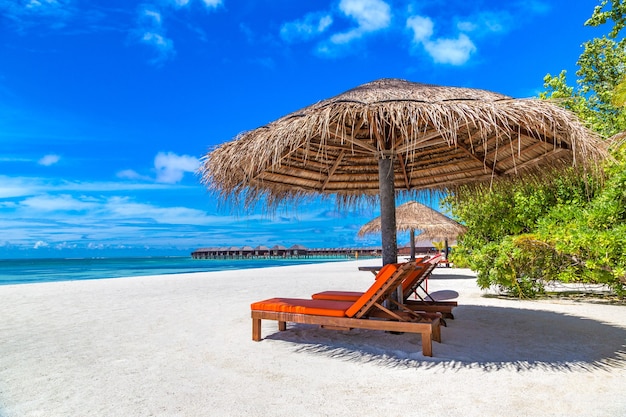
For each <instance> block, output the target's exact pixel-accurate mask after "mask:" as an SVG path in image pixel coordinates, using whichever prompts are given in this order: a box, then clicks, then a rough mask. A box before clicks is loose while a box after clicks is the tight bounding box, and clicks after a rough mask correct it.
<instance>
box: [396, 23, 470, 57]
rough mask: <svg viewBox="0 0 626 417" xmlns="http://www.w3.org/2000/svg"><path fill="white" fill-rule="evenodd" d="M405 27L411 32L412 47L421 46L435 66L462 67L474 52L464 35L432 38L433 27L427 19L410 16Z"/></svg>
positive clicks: (468, 39) (467, 37)
mask: <svg viewBox="0 0 626 417" xmlns="http://www.w3.org/2000/svg"><path fill="white" fill-rule="evenodd" d="M406 26H407V27H408V28H409V29H410V30H411V31H412V32H413V40H412V42H413V46H414V47H417V46H422V47H423V48H424V50H425V51H426V52H427V53H428V55H430V57H431V58H432V59H433V61H434V62H435V63H437V64H450V65H463V64H465V63H466V62H467V61H468V60H469V59H470V57H471V55H472V54H473V53H474V52H476V45H474V43H473V42H472V40H471V39H470V38H469V36H467V35H466V34H465V33H460V34H459V35H458V36H457V37H456V38H433V34H434V26H435V25H434V23H433V21H432V20H431V19H430V18H428V17H423V16H412V17H410V18H408V19H407V22H406ZM466 27H469V26H466Z"/></svg>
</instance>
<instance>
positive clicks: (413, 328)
mask: <svg viewBox="0 0 626 417" xmlns="http://www.w3.org/2000/svg"><path fill="white" fill-rule="evenodd" d="M261 320H276V321H278V330H280V331H284V330H287V323H302V324H316V325H320V326H321V327H322V328H324V329H330V330H351V329H367V330H386V331H390V332H404V333H419V334H421V336H422V354H423V355H424V356H433V344H432V341H433V340H434V341H436V342H441V330H440V329H441V327H440V325H439V318H434V319H432V320H430V321H428V322H418V323H414V322H400V321H389V320H376V319H354V318H348V317H327V316H312V315H308V314H295V313H282V312H276V311H254V310H253V311H252V340H254V341H257V342H258V341H260V340H261Z"/></svg>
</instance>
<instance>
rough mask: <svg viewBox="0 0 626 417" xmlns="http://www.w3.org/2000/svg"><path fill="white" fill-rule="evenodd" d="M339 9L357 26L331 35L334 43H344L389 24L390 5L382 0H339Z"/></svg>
mask: <svg viewBox="0 0 626 417" xmlns="http://www.w3.org/2000/svg"><path fill="white" fill-rule="evenodd" d="M339 10H341V12H342V13H343V14H344V15H346V16H347V17H350V18H352V19H354V20H356V22H357V24H358V26H357V27H356V28H354V29H351V30H349V31H347V32H343V33H337V34H335V35H333V36H331V38H330V41H331V42H332V43H334V44H346V43H349V42H351V41H353V40H355V39H358V38H361V37H362V36H363V35H366V34H368V33H371V32H375V31H378V30H382V29H385V28H387V27H389V25H390V24H391V7H389V5H388V4H387V3H385V2H384V1H382V0H341V2H340V3H339Z"/></svg>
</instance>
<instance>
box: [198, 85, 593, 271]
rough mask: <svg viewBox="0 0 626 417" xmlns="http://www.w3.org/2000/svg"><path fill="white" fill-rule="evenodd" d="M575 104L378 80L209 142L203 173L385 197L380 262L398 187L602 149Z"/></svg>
mask: <svg viewBox="0 0 626 417" xmlns="http://www.w3.org/2000/svg"><path fill="white" fill-rule="evenodd" d="M599 143H600V142H599V139H598V138H597V137H595V136H594V135H593V134H592V133H591V132H590V131H589V130H587V129H586V128H585V127H584V126H583V125H582V124H581V123H580V121H579V120H578V119H577V118H576V117H575V116H573V115H572V114H571V113H570V112H568V111H566V110H564V109H562V108H560V107H558V106H556V105H554V104H552V103H550V102H547V101H540V100H532V99H529V100H518V99H513V98H511V97H507V96H504V95H501V94H497V93H492V92H489V91H484V90H475V89H469V88H454V87H441V86H435V85H426V84H420V83H413V82H409V81H404V80H398V79H381V80H377V81H373V82H370V83H367V84H363V85H361V86H358V87H356V88H353V89H351V90H349V91H346V92H345V93H342V94H339V95H338V96H335V97H332V98H330V99H327V100H323V101H320V102H318V103H315V104H313V105H311V106H308V107H305V108H303V109H301V110H298V111H296V112H294V113H291V114H288V115H286V116H284V117H281V118H280V119H277V120H276V121H274V122H271V123H269V124H268V125H265V126H262V127H259V128H257V129H254V130H251V131H248V132H245V133H242V134H240V135H239V136H238V137H237V138H235V139H234V140H233V141H231V142H227V143H225V144H223V145H221V146H219V147H217V148H216V149H214V150H212V151H210V152H209V153H208V154H207V155H206V156H205V157H204V159H203V164H202V166H201V167H200V174H201V175H202V181H203V183H205V184H206V185H207V186H208V188H209V189H210V190H212V191H214V192H216V193H217V194H218V197H220V198H221V199H223V200H225V201H230V202H234V203H235V204H237V203H245V204H246V205H248V206H249V205H253V204H254V203H256V202H258V201H263V202H264V203H266V204H269V205H276V204H277V203H278V202H281V201H284V200H285V199H297V198H300V197H306V196H313V195H319V194H322V195H334V196H336V197H337V199H338V201H339V202H340V203H348V204H350V203H354V202H356V201H358V200H360V199H361V198H363V197H365V198H367V197H374V198H378V199H379V201H380V208H381V217H382V219H383V220H382V221H383V224H382V248H383V264H387V263H392V262H396V260H397V242H396V224H395V195H396V193H401V192H409V193H415V192H417V191H420V190H433V189H439V190H443V189H450V188H453V187H456V186H458V185H463V184H467V183H473V182H488V181H490V180H492V179H494V178H500V177H508V176H515V175H517V174H520V173H523V172H525V171H526V172H528V171H533V172H540V169H541V168H542V167H545V166H546V165H549V166H552V167H554V166H558V165H564V164H566V165H571V164H579V165H580V164H581V163H583V162H585V161H588V160H590V159H596V158H597V157H599V156H602V155H603V152H604V151H603V148H602V147H601V146H599Z"/></svg>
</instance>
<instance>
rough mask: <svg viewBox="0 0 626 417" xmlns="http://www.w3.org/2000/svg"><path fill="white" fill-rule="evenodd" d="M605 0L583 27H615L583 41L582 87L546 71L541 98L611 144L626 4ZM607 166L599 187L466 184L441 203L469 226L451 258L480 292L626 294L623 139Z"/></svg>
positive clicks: (616, 125)
mask: <svg viewBox="0 0 626 417" xmlns="http://www.w3.org/2000/svg"><path fill="white" fill-rule="evenodd" d="M607 6H609V1H608V0H602V1H601V2H600V5H599V6H597V7H596V8H595V9H594V12H593V15H592V17H591V18H590V19H589V20H588V21H587V22H586V23H585V24H586V25H587V26H598V25H602V24H606V23H609V22H612V27H611V28H610V32H609V33H608V37H607V36H603V37H601V38H595V39H592V40H590V41H588V42H585V43H584V44H583V53H582V54H581V56H580V58H579V60H578V66H579V70H578V71H577V72H576V75H577V76H578V79H577V86H576V87H572V86H569V85H568V83H567V79H566V73H565V71H563V72H561V73H560V74H559V75H557V76H552V75H550V74H548V75H547V76H546V77H545V79H544V82H545V87H546V89H547V91H546V92H544V93H542V94H541V98H544V99H552V100H555V101H556V102H557V103H558V104H560V105H562V106H563V107H565V108H567V109H569V110H571V111H573V112H574V113H576V114H577V115H578V116H579V117H580V118H581V119H582V120H583V121H585V122H586V123H587V124H588V125H589V127H590V128H592V129H594V130H595V131H597V132H599V133H600V134H602V135H604V136H606V137H608V136H612V135H614V134H616V133H618V132H623V131H626V106H625V104H626V40H624V39H623V38H622V39H618V37H619V35H620V33H621V31H622V29H624V27H625V26H626V4H625V3H623V0H612V1H611V2H610V8H609V7H607ZM612 153H613V157H614V158H612V159H610V160H607V161H606V162H605V167H604V168H605V170H604V172H605V175H606V176H605V178H604V181H603V182H600V181H597V180H595V179H594V178H593V177H591V176H588V175H586V174H583V173H581V172H576V171H574V170H572V171H570V172H567V173H554V174H553V175H551V176H550V178H551V179H550V180H549V181H545V182H542V183H537V182H533V183H532V184H529V183H526V184H525V183H521V182H520V183H515V184H510V183H507V184H500V185H497V184H496V185H495V186H493V187H485V188H482V187H471V188H470V187H467V188H463V189H460V190H459V191H458V192H457V194H456V195H454V196H451V197H448V198H447V199H446V200H445V202H444V204H445V205H446V206H447V208H448V209H449V210H450V211H451V213H452V214H453V215H454V216H455V217H456V218H457V220H459V221H461V222H462V223H464V224H465V225H466V226H467V227H468V231H467V232H466V233H465V234H464V235H463V236H461V237H460V239H459V244H458V246H457V248H456V249H455V251H454V253H453V254H452V261H453V262H454V263H455V264H456V265H459V266H467V267H470V268H472V269H473V270H475V271H476V272H477V274H478V284H479V285H480V286H481V287H482V288H487V287H491V286H498V287H500V288H501V289H503V290H505V291H508V292H509V293H511V294H513V295H515V296H519V297H533V296H536V295H537V294H541V293H542V292H543V291H544V288H545V284H546V282H549V281H561V282H568V283H600V284H605V285H608V286H609V287H611V288H612V289H613V290H614V291H615V292H616V293H618V294H620V295H622V296H626V141H622V143H621V144H619V143H618V144H616V145H615V146H614V149H613V150H612Z"/></svg>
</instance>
